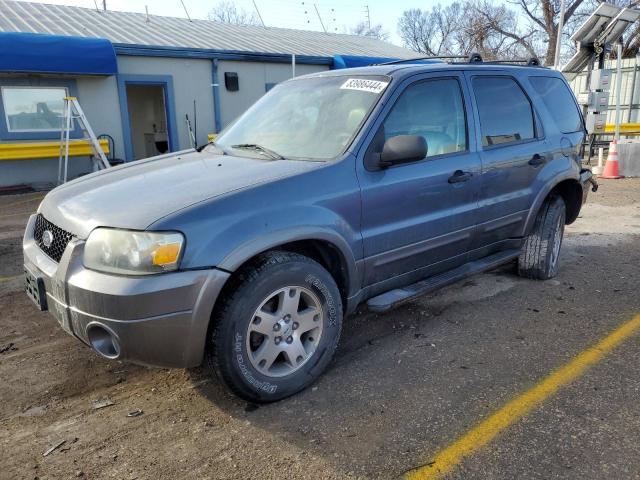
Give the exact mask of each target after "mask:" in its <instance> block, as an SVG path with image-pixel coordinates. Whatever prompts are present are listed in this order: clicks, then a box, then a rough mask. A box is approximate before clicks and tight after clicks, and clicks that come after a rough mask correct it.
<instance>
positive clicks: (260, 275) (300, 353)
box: [207, 252, 342, 402]
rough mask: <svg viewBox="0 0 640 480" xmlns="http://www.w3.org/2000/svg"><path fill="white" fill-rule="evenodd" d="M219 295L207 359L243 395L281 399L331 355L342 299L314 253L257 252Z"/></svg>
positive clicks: (322, 367) (303, 385)
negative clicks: (312, 255)
mask: <svg viewBox="0 0 640 480" xmlns="http://www.w3.org/2000/svg"><path fill="white" fill-rule="evenodd" d="M221 302H222V303H221V305H220V306H219V307H218V308H216V311H215V313H214V318H213V319H212V321H213V322H214V326H213V329H212V330H213V331H212V335H211V339H210V344H209V349H208V353H207V360H208V362H207V363H208V365H209V367H210V368H212V369H213V370H214V371H215V373H216V374H217V375H218V377H219V378H221V379H222V380H223V381H224V383H225V384H226V385H227V386H228V387H229V388H230V389H231V390H232V391H233V392H234V393H236V394H237V395H239V396H240V397H242V398H244V399H246V400H249V401H254V402H272V401H276V400H280V399H282V398H284V397H287V396H289V395H292V394H294V393H296V392H298V391H300V390H302V389H304V388H306V387H307V386H308V385H310V384H311V383H312V382H313V381H315V380H316V378H318V376H320V374H321V373H322V372H323V371H324V370H325V368H326V367H327V365H328V364H329V362H330V361H331V358H332V357H333V354H334V352H335V350H336V347H337V345H338V341H339V339H340V330H341V328H342V302H341V298H340V293H339V291H338V287H337V285H336V283H335V281H334V280H333V278H332V277H331V275H330V274H329V273H328V272H327V271H326V270H325V269H324V268H323V267H322V266H321V265H319V264H318V263H317V262H315V261H313V260H312V259H310V258H308V257H305V256H303V255H299V254H296V253H291V252H269V253H267V254H264V255H261V256H260V257H259V258H258V259H257V260H256V262H255V263H254V264H253V265H252V266H251V267H249V268H248V269H246V270H245V271H244V272H242V273H241V274H240V275H239V276H238V278H236V279H235V283H234V284H233V285H232V290H231V291H229V292H228V294H227V296H226V297H225V298H223V299H222V300H221Z"/></svg>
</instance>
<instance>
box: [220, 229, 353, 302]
mask: <svg viewBox="0 0 640 480" xmlns="http://www.w3.org/2000/svg"><path fill="white" fill-rule="evenodd" d="M304 240H309V241H312V240H320V241H324V242H327V243H330V244H331V245H333V246H334V247H335V248H336V249H337V250H338V252H339V253H340V254H341V256H342V258H343V260H344V264H345V267H346V270H347V288H348V291H349V294H353V292H356V291H358V290H359V289H360V288H361V282H362V279H361V278H360V277H361V272H360V269H359V268H358V264H357V263H358V262H356V259H355V257H354V255H353V251H352V249H351V247H350V246H349V244H348V242H347V241H346V240H345V239H344V238H343V237H342V236H341V235H339V234H338V233H337V232H336V231H334V230H331V229H329V228H323V227H295V228H293V229H285V230H278V231H275V232H270V233H268V234H265V235H261V236H259V237H254V238H253V239H251V240H249V241H247V242H245V243H243V244H242V245H240V246H238V247H236V248H235V249H233V250H232V251H231V252H230V253H228V254H227V255H226V256H225V257H224V258H223V259H222V261H221V262H219V263H218V264H217V268H220V269H222V270H226V271H228V272H235V271H236V270H237V269H238V268H240V266H242V265H243V264H244V263H245V262H247V261H248V260H250V259H251V258H253V257H255V256H256V255H258V254H260V253H262V252H265V251H267V250H271V249H273V248H276V247H278V246H279V245H284V244H287V243H292V242H298V241H304Z"/></svg>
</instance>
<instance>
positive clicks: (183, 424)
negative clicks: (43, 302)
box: [0, 179, 640, 479]
mask: <svg viewBox="0 0 640 480" xmlns="http://www.w3.org/2000/svg"><path fill="white" fill-rule="evenodd" d="M41 196H42V195H41V194H31V195H20V196H7V197H0V352H1V353H0V451H1V452H2V453H1V454H0V459H1V461H0V463H1V465H2V468H1V469H0V478H3V479H4V478H7V479H17V478H25V479H34V478H41V479H44V478H74V477H77V478H117V479H136V478H139V479H147V478H149V479H158V478H162V479H172V478H194V479H196V478H197V479H201V478H225V479H227V478H229V479H236V478H237V479H246V478H280V477H284V476H286V477H288V478H292V479H296V478H300V479H302V478H327V479H333V478H335V479H338V478H339V479H342V478H397V477H399V476H401V475H402V474H403V472H406V471H407V470H409V469H411V468H414V467H416V466H419V465H422V464H425V463H426V462H428V461H429V459H430V458H431V457H432V456H433V455H434V453H436V452H437V451H438V450H440V449H441V448H443V447H445V446H447V445H448V444H449V443H451V442H452V441H454V440H455V439H456V438H458V437H459V436H460V435H462V434H464V433H465V432H466V431H468V430H469V429H470V428H471V427H473V426H474V425H476V424H477V423H478V422H480V421H481V420H482V419H483V418H485V417H486V416H487V415H489V414H491V413H492V412H494V411H495V410H497V409H498V408H500V406H502V405H503V404H504V403H505V402H507V401H508V400H510V399H511V398H513V397H514V396H516V395H517V394H518V393H520V392H522V391H524V390H526V389H527V388H529V387H531V386H532V385H534V384H535V383H537V381H539V380H540V379H542V378H544V377H545V376H546V375H547V374H548V373H549V372H551V371H553V370H554V369H555V368H557V367H559V366H561V365H563V364H565V363H566V362H567V361H568V360H569V359H571V358H572V357H573V356H574V355H576V354H577V353H579V352H580V351H582V350H583V349H584V348H586V347H588V346H590V345H592V344H594V343H596V342H597V341H598V340H599V339H601V338H602V337H604V336H605V335H607V333H609V332H610V331H611V330H613V329H614V328H615V327H617V326H618V325H620V324H622V323H623V322H625V321H627V320H629V319H630V318H632V317H633V316H634V315H635V314H637V313H638V312H640V295H638V282H639V281H640V270H639V267H638V265H640V241H639V240H640V180H635V179H625V180H615V181H602V185H601V189H600V191H599V192H598V193H596V194H591V196H590V199H589V203H588V204H587V206H586V207H585V208H584V209H583V212H582V214H581V218H580V219H579V220H578V221H577V222H576V223H575V224H574V225H572V226H570V227H569V228H568V230H567V236H566V240H565V244H564V246H563V251H562V257H561V262H562V263H561V268H560V274H559V276H558V277H557V278H556V279H554V280H550V281H546V282H535V281H529V280H523V279H520V278H519V277H517V276H516V275H514V272H513V268H512V267H510V266H507V267H503V268H501V269H499V270H497V271H493V272H490V273H486V274H483V275H478V276H475V277H473V278H470V279H468V280H466V281H463V282H460V283H458V284H456V285H453V286H451V287H448V288H446V289H444V290H441V291H439V292H436V293H434V294H431V295H428V296H425V297H422V298H420V299H418V300H416V301H414V302H412V303H408V304H406V305H404V306H402V307H400V308H398V309H396V310H393V311H391V312H388V313H386V314H380V315H377V314H372V313H367V312H366V311H365V310H364V309H363V310H362V311H361V312H359V313H358V314H357V315H355V316H353V317H351V318H350V319H348V320H347V321H346V324H345V331H344V333H343V340H342V342H341V345H340V347H339V351H338V353H337V356H336V359H335V361H334V362H333V364H332V366H331V367H330V369H329V371H328V372H327V373H326V374H325V375H324V376H323V377H322V378H321V380H320V381H319V382H317V383H316V384H315V386H314V387H313V388H310V389H308V390H306V391H304V392H302V393H301V394H299V395H296V396H294V397H292V398H289V399H287V400H284V401H281V402H279V403H277V404H272V405H267V406H261V407H259V408H258V407H257V406H255V405H250V404H246V403H244V402H242V401H240V400H238V399H237V398H235V397H233V396H231V395H230V394H228V393H227V392H226V391H225V390H224V389H223V388H222V387H221V386H220V385H219V384H218V383H217V382H216V381H215V380H210V379H208V378H207V377H206V376H204V374H203V373H202V372H201V371H199V370H191V371H184V370H159V369H146V368H142V367H137V366H132V365H126V364H122V363H119V362H108V361H105V360H103V359H101V358H99V357H97V356H96V355H95V354H94V353H92V351H91V350H90V349H88V348H86V347H84V346H83V345H81V344H80V343H78V342H77V341H75V340H73V339H72V338H70V337H69V336H67V335H66V334H65V333H63V332H62V331H61V330H60V328H58V326H57V325H56V324H55V322H54V321H53V320H52V318H51V317H50V316H49V315H48V314H46V313H40V312H37V311H36V310H35V307H33V306H32V304H31V303H30V301H29V300H28V299H27V298H26V296H25V295H24V294H23V292H22V280H21V278H20V273H21V270H22V260H21V259H22V257H21V249H20V242H21V238H20V237H21V235H22V230H23V229H24V225H25V222H26V218H27V215H28V214H29V212H31V211H33V210H34V209H35V208H36V206H37V204H38V199H39V198H40V197H41ZM13 276H16V278H13V279H11V278H10V277H13ZM638 398H640V351H639V349H638V338H637V336H636V337H634V338H632V339H629V340H628V341H627V342H626V343H624V344H623V345H622V346H621V347H619V348H618V349H616V350H615V351H614V352H612V353H611V354H610V355H608V356H607V357H605V358H604V360H603V361H602V362H600V363H599V364H598V365H596V366H595V367H594V368H593V369H591V370H589V371H588V372H587V373H586V374H585V375H584V376H582V377H580V378H579V379H578V380H577V381H575V382H574V383H572V384H571V385H568V386H566V387H565V388H563V389H561V390H560V391H559V392H558V394H557V395H555V396H553V397H551V398H550V399H548V400H547V401H546V402H545V403H544V404H543V405H542V406H540V407H539V408H537V409H535V410H534V411H532V412H531V413H530V414H529V415H528V416H526V417H525V418H524V419H522V420H521V421H519V422H517V423H516V424H514V425H513V426H511V427H510V428H508V429H507V430H505V431H504V432H502V434H501V435H499V436H498V438H496V439H495V440H494V441H493V442H492V443H490V444H489V445H488V446H487V447H485V448H484V449H482V450H480V451H479V452H477V453H476V454H475V455H473V456H471V457H469V458H467V459H466V460H465V461H463V462H462V464H461V465H459V466H458V468H456V469H455V470H454V471H453V472H452V473H451V475H450V477H451V478H461V479H462V478H464V479H468V478H478V479H486V478H505V479H512V478H576V479H577V478H580V479H583V478H593V479H600V478H640V446H639V445H638V438H639V437H640V402H638ZM101 399H109V400H110V401H111V402H113V405H111V406H108V407H106V408H102V409H97V410H96V409H94V408H93V406H92V405H93V402H94V401H96V400H101ZM136 409H140V410H142V411H143V413H142V415H140V416H138V417H128V416H127V414H128V413H129V412H131V411H133V410H136ZM62 441H64V442H65V443H64V444H62V445H61V446H60V447H59V448H57V449H56V450H55V451H53V452H52V453H51V454H49V455H48V456H46V457H45V456H43V453H44V452H45V451H47V450H48V449H49V448H50V447H52V446H55V445H57V444H59V443H60V442H62Z"/></svg>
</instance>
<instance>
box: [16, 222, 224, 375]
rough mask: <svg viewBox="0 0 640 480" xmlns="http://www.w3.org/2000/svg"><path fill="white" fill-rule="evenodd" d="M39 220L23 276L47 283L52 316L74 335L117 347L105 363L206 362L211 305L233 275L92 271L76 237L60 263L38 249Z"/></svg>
mask: <svg viewBox="0 0 640 480" xmlns="http://www.w3.org/2000/svg"><path fill="white" fill-rule="evenodd" d="M34 222H35V216H32V217H31V218H30V219H29V223H28V224H27V228H26V231H25V237H24V241H23V253H24V264H25V270H26V271H28V272H30V273H31V275H32V276H34V277H36V278H38V279H42V284H43V286H44V290H45V293H46V305H47V309H48V310H49V312H50V313H51V314H52V315H53V317H55V319H56V320H57V321H58V322H59V323H60V325H61V327H62V328H63V329H64V330H65V331H67V332H68V333H69V334H71V335H73V336H75V337H76V338H78V339H79V340H81V341H82V342H83V343H85V344H87V345H93V346H94V348H96V345H100V343H99V342H98V343H96V333H97V332H98V333H100V334H104V336H110V337H111V338H110V341H111V342H113V343H114V345H115V346H116V348H115V349H112V350H111V351H110V354H109V353H106V352H105V351H101V349H100V348H96V351H98V353H100V354H102V355H103V356H106V357H108V358H113V359H119V360H126V361H130V362H133V363H138V364H142V365H150V366H160V367H194V366H197V365H199V364H200V363H201V362H202V358H203V354H204V349H205V344H206V336H207V330H208V327H209V320H210V318H211V311H212V309H213V305H214V302H215V300H216V298H217V297H218V294H219V293H220V290H221V289H222V286H223V285H224V283H225V282H226V280H227V278H228V277H229V274H228V273H227V272H224V271H221V270H217V269H206V270H195V271H178V272H172V273H166V274H161V275H152V276H137V277H130V276H120V275H112V274H105V273H101V272H96V271H92V270H88V269H86V268H85V267H84V265H83V263H82V254H83V247H84V242H83V241H81V240H77V239H73V240H71V242H70V243H69V244H68V246H67V248H66V249H65V251H64V254H63V255H62V258H61V260H60V262H59V263H56V262H55V261H53V260H52V259H51V258H49V257H48V256H47V255H45V254H44V253H43V252H42V250H41V249H40V248H39V247H38V245H37V244H36V242H35V240H34V238H33V231H34Z"/></svg>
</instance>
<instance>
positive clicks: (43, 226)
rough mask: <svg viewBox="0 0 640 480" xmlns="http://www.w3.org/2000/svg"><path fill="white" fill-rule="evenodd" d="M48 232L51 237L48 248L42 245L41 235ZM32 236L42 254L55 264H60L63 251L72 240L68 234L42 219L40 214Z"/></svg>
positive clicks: (71, 236)
mask: <svg viewBox="0 0 640 480" xmlns="http://www.w3.org/2000/svg"><path fill="white" fill-rule="evenodd" d="M46 231H49V232H51V235H52V236H53V240H52V242H51V245H49V246H48V247H47V246H46V245H45V244H44V240H43V235H44V232H46ZM33 236H34V238H35V239H36V243H37V244H38V246H39V247H40V250H42V251H43V252H44V253H46V254H47V255H48V256H49V257H50V258H51V259H53V260H55V261H56V262H60V259H61V258H62V254H63V253H64V250H65V249H66V248H67V244H68V243H69V242H70V241H71V239H72V238H73V235H71V234H70V233H69V232H67V231H65V230H63V229H61V228H60V227H56V226H55V225H54V224H53V223H51V222H50V221H49V220H47V219H46V218H44V217H43V216H42V215H41V214H38V216H37V217H36V228H35V231H34V232H33Z"/></svg>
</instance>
